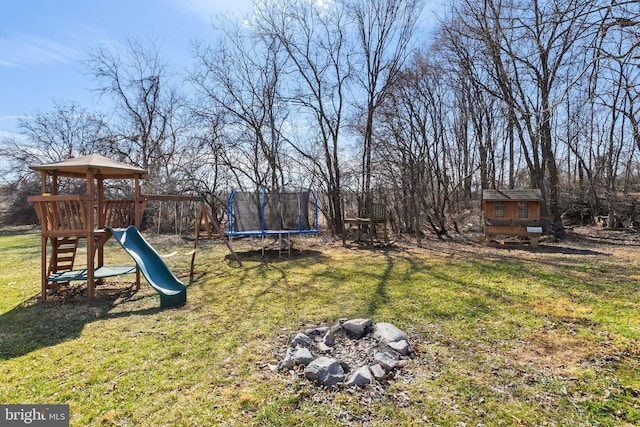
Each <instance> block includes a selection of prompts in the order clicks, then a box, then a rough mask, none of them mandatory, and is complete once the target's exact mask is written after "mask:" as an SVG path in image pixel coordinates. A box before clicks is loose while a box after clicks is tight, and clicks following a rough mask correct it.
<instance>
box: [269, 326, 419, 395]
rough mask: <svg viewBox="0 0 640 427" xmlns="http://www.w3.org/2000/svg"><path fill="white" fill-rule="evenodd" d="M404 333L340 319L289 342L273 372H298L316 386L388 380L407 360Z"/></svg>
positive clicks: (348, 385)
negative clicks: (316, 384)
mask: <svg viewBox="0 0 640 427" xmlns="http://www.w3.org/2000/svg"><path fill="white" fill-rule="evenodd" d="M410 350H411V349H410V345H409V338H408V337H407V334H406V333H405V332H403V331H402V330H400V329H399V328H397V327H396V326H394V325H393V324H391V323H384V322H383V323H374V322H373V320H371V319H350V320H349V319H342V320H340V321H339V322H338V323H337V324H335V325H333V326H327V325H324V324H320V325H315V326H311V327H308V328H306V329H305V330H304V332H298V333H297V334H296V335H295V336H294V337H293V338H291V339H290V340H289V346H288V347H287V349H286V351H285V354H284V357H283V358H282V359H281V360H280V361H279V363H278V365H277V369H278V370H279V371H284V370H298V371H299V372H300V373H302V372H304V376H305V377H306V378H307V379H309V380H311V381H314V382H316V383H318V384H319V385H322V386H325V387H335V386H338V385H344V386H346V387H352V386H366V385H368V384H372V383H375V382H378V383H382V382H386V381H388V380H389V379H390V378H391V377H392V376H393V372H394V371H395V370H396V369H398V368H399V367H401V366H404V365H406V363H407V360H408V359H409V358H410V357H411V351H410Z"/></svg>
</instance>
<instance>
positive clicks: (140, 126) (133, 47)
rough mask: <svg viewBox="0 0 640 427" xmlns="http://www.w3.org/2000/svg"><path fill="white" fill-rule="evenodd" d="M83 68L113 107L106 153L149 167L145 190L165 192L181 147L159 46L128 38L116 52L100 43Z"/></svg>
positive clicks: (178, 99) (173, 94)
mask: <svg viewBox="0 0 640 427" xmlns="http://www.w3.org/2000/svg"><path fill="white" fill-rule="evenodd" d="M86 66H87V69H88V73H89V74H90V75H92V76H93V77H94V78H95V79H96V81H97V82H98V89H97V90H98V92H99V93H101V94H103V95H108V96H110V97H111V98H112V99H113V101H114V102H115V105H116V108H115V111H116V115H115V117H114V118H113V119H112V121H111V127H112V132H113V134H114V135H115V137H116V138H115V139H114V140H113V144H112V146H111V147H110V148H111V151H112V152H113V153H114V154H116V155H117V156H118V157H119V158H120V159H122V160H127V161H129V162H132V163H134V164H137V165H139V166H141V167H143V168H145V169H148V170H149V178H148V179H147V180H146V183H145V185H146V186H147V187H149V186H154V187H155V189H156V190H160V188H161V187H165V189H166V186H167V185H169V183H170V182H171V176H172V168H173V167H174V166H175V164H174V163H173V162H172V158H173V156H174V154H175V153H176V150H177V149H178V145H179V143H180V131H181V129H182V123H181V122H180V120H179V118H180V116H179V112H180V110H181V109H182V108H183V106H184V100H183V98H182V96H181V95H180V94H179V93H178V90H177V89H176V87H175V86H173V85H172V83H171V77H172V76H171V75H170V73H169V71H168V69H167V66H166V63H165V62H164V61H163V60H162V59H161V57H160V50H159V47H158V46H157V44H156V43H155V42H154V41H153V40H150V41H149V42H148V43H147V44H143V43H141V42H139V41H136V40H133V39H127V41H126V45H125V46H124V47H123V48H122V49H120V50H115V49H114V48H112V47H108V46H105V45H101V46H98V47H97V48H96V49H95V50H94V51H93V52H91V54H90V55H89V59H88V60H87V61H86ZM171 185H173V184H171ZM149 189H150V188H147V190H149Z"/></svg>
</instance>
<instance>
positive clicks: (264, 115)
mask: <svg viewBox="0 0 640 427" xmlns="http://www.w3.org/2000/svg"><path fill="white" fill-rule="evenodd" d="M222 24H223V25H222V26H221V27H220V28H219V29H220V31H221V32H222V34H224V39H223V40H222V42H220V43H218V44H217V45H215V46H207V45H205V44H203V43H199V44H197V45H196V46H195V54H196V58H197V64H196V69H195V71H194V72H192V74H191V77H190V80H191V82H192V83H193V84H194V87H195V88H196V91H197V92H198V94H199V97H200V104H201V105H202V106H203V108H200V109H199V111H198V114H199V115H200V116H210V115H211V113H213V114H214V115H217V116H218V117H221V118H222V117H223V116H222V115H224V118H223V120H224V121H225V123H226V125H227V126H226V130H224V131H223V135H221V136H222V138H218V141H219V142H223V143H225V144H226V148H227V156H228V158H227V162H226V165H227V167H229V168H231V169H232V170H233V172H234V173H235V174H236V175H237V177H238V179H237V181H238V182H237V185H238V186H240V187H241V188H243V187H245V186H246V185H247V183H249V184H250V186H251V187H253V188H260V187H268V188H271V189H278V188H281V187H283V186H284V185H285V177H284V173H283V164H282V163H283V161H282V155H283V145H284V137H283V131H282V128H283V126H284V125H285V122H286V119H287V116H288V108H287V105H286V104H285V103H283V102H282V99H281V96H282V95H281V93H280V92H281V85H282V79H283V67H284V62H285V61H286V57H285V55H284V53H283V52H282V49H281V46H280V44H279V42H278V40H277V39H276V38H274V37H272V36H270V35H268V34H261V33H260V32H258V31H256V30H255V29H254V28H251V27H249V26H246V25H245V24H244V23H242V22H239V23H233V22H230V21H229V22H223V23H222ZM224 141H226V142H224Z"/></svg>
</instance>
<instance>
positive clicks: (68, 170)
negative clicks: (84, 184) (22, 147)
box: [29, 154, 147, 179]
mask: <svg viewBox="0 0 640 427" xmlns="http://www.w3.org/2000/svg"><path fill="white" fill-rule="evenodd" d="M29 167H30V168H31V169H33V170H34V171H38V172H46V173H47V174H49V175H57V176H62V177H70V178H84V177H86V175H87V172H88V171H89V170H93V172H94V173H95V174H97V175H101V176H102V177H103V178H110V179H133V178H145V177H146V176H147V170H146V169H142V168H139V167H136V166H131V165H128V164H126V163H121V162H118V161H115V160H111V159H108V158H106V157H104V156H100V155H98V154H91V155H89V156H80V157H75V158H72V159H68V160H63V161H61V162H55V163H47V164H41V165H34V166H29Z"/></svg>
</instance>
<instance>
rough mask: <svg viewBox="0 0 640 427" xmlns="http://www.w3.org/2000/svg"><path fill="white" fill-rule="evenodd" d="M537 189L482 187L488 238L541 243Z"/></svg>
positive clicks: (532, 245) (534, 245) (538, 191)
mask: <svg viewBox="0 0 640 427" xmlns="http://www.w3.org/2000/svg"><path fill="white" fill-rule="evenodd" d="M541 202H542V192H541V191H540V190H538V189H519V190H483V192H482V211H483V216H484V236H485V242H486V243H489V242H491V241H500V242H508V241H517V242H523V243H524V242H527V241H528V242H529V244H530V245H531V247H537V246H538V240H539V238H540V235H541V234H542V227H541V225H540V203H541Z"/></svg>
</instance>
